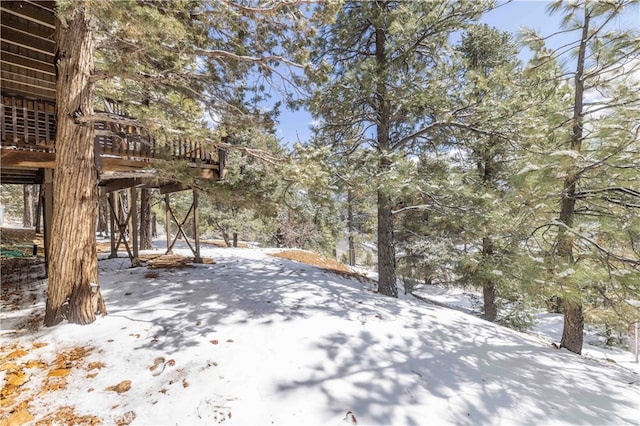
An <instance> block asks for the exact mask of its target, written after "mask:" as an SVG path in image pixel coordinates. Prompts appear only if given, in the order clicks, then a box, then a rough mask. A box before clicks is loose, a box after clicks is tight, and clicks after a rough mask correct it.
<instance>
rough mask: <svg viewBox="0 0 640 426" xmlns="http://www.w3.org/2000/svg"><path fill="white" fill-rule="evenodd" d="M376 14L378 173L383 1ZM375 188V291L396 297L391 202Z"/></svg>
mask: <svg viewBox="0 0 640 426" xmlns="http://www.w3.org/2000/svg"><path fill="white" fill-rule="evenodd" d="M376 7H378V10H379V13H380V15H379V16H378V19H377V20H376V21H377V22H375V23H374V25H375V30H376V40H375V42H376V46H375V47H376V52H375V55H376V68H377V71H376V73H377V77H378V83H377V87H376V96H375V112H376V119H377V123H376V138H377V148H378V153H379V154H380V162H379V164H378V167H379V168H380V172H381V176H384V171H386V170H388V169H389V168H390V167H391V161H390V160H389V159H388V158H387V157H386V155H387V154H388V153H389V150H390V149H391V146H390V143H389V134H390V129H391V103H390V101H389V100H388V99H387V82H386V81H387V66H388V64H387V54H386V52H385V49H386V44H387V29H386V28H385V27H384V14H385V10H386V8H387V4H386V2H383V1H377V2H376ZM382 186H383V185H381V188H380V189H378V292H379V293H381V294H384V295H385V296H391V297H398V284H397V281H396V256H395V247H394V238H393V204H392V201H391V198H390V197H389V195H388V194H387V193H386V192H385V191H384V189H383V188H382Z"/></svg>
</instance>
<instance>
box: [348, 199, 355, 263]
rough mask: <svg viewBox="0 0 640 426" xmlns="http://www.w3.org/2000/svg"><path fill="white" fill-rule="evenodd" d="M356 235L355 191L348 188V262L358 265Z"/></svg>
mask: <svg viewBox="0 0 640 426" xmlns="http://www.w3.org/2000/svg"><path fill="white" fill-rule="evenodd" d="M354 235H355V226H354V223H353V192H352V191H351V190H347V244H348V249H347V250H348V254H349V256H348V262H349V265H350V266H356V246H355V242H354V238H353V236H354Z"/></svg>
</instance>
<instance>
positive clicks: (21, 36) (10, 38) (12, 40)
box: [0, 23, 56, 61]
mask: <svg viewBox="0 0 640 426" xmlns="http://www.w3.org/2000/svg"><path fill="white" fill-rule="evenodd" d="M0 36H1V37H2V41H4V42H5V43H9V44H13V45H14V46H20V47H23V48H25V49H29V50H33V51H35V52H38V53H42V54H45V55H49V56H51V60H52V61H53V57H54V56H55V51H56V42H55V40H49V39H47V38H44V37H38V36H37V35H34V34H30V33H28V32H27V31H23V30H21V29H19V28H12V27H9V26H7V25H5V24H4V23H3V24H1V25H0Z"/></svg>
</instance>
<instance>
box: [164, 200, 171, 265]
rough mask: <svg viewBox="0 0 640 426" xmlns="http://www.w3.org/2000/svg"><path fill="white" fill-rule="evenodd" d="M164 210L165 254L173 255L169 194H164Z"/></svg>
mask: <svg viewBox="0 0 640 426" xmlns="http://www.w3.org/2000/svg"><path fill="white" fill-rule="evenodd" d="M164 208H165V229H166V230H167V252H166V254H173V249H172V248H173V244H171V204H170V200H169V194H168V193H167V194H164Z"/></svg>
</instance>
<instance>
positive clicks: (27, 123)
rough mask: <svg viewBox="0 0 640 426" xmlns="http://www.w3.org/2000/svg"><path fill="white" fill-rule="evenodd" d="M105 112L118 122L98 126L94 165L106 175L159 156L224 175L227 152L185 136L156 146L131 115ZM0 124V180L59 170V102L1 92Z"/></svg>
mask: <svg viewBox="0 0 640 426" xmlns="http://www.w3.org/2000/svg"><path fill="white" fill-rule="evenodd" d="M106 112H107V113H109V114H110V116H112V117H113V118H114V121H113V122H111V121H110V122H99V123H96V125H95V127H96V138H95V149H96V167H97V168H98V170H100V171H101V172H102V173H105V174H107V173H113V172H135V171H141V170H144V169H150V168H153V166H154V163H156V162H158V161H159V160H170V161H174V160H178V161H185V162H187V164H189V165H190V166H192V167H195V168H198V169H200V171H201V176H202V177H204V178H208V179H222V178H223V177H224V170H225V166H226V152H225V151H224V150H221V149H218V150H216V151H215V152H211V151H210V150H207V149H206V147H205V146H204V144H202V143H199V142H194V141H190V140H186V139H176V140H174V141H172V142H171V143H169V144H158V143H156V141H155V139H153V138H152V137H151V136H150V135H149V134H148V133H146V132H145V131H144V130H143V129H141V128H140V127H136V126H134V125H131V124H130V123H131V122H132V121H134V119H133V118H132V117H128V116H126V115H122V114H114V113H111V111H106ZM118 118H122V122H123V124H119V123H118V122H117V121H118ZM125 123H126V124H125ZM0 127H1V131H0V133H1V141H0V154H1V157H0V161H1V162H2V169H1V175H2V176H1V177H0V179H1V181H2V182H3V183H42V170H41V169H54V168H55V131H56V121H55V104H54V103H53V102H48V101H43V100H37V99H29V98H25V97H19V96H11V95H5V94H3V95H2V103H1V104H0Z"/></svg>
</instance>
